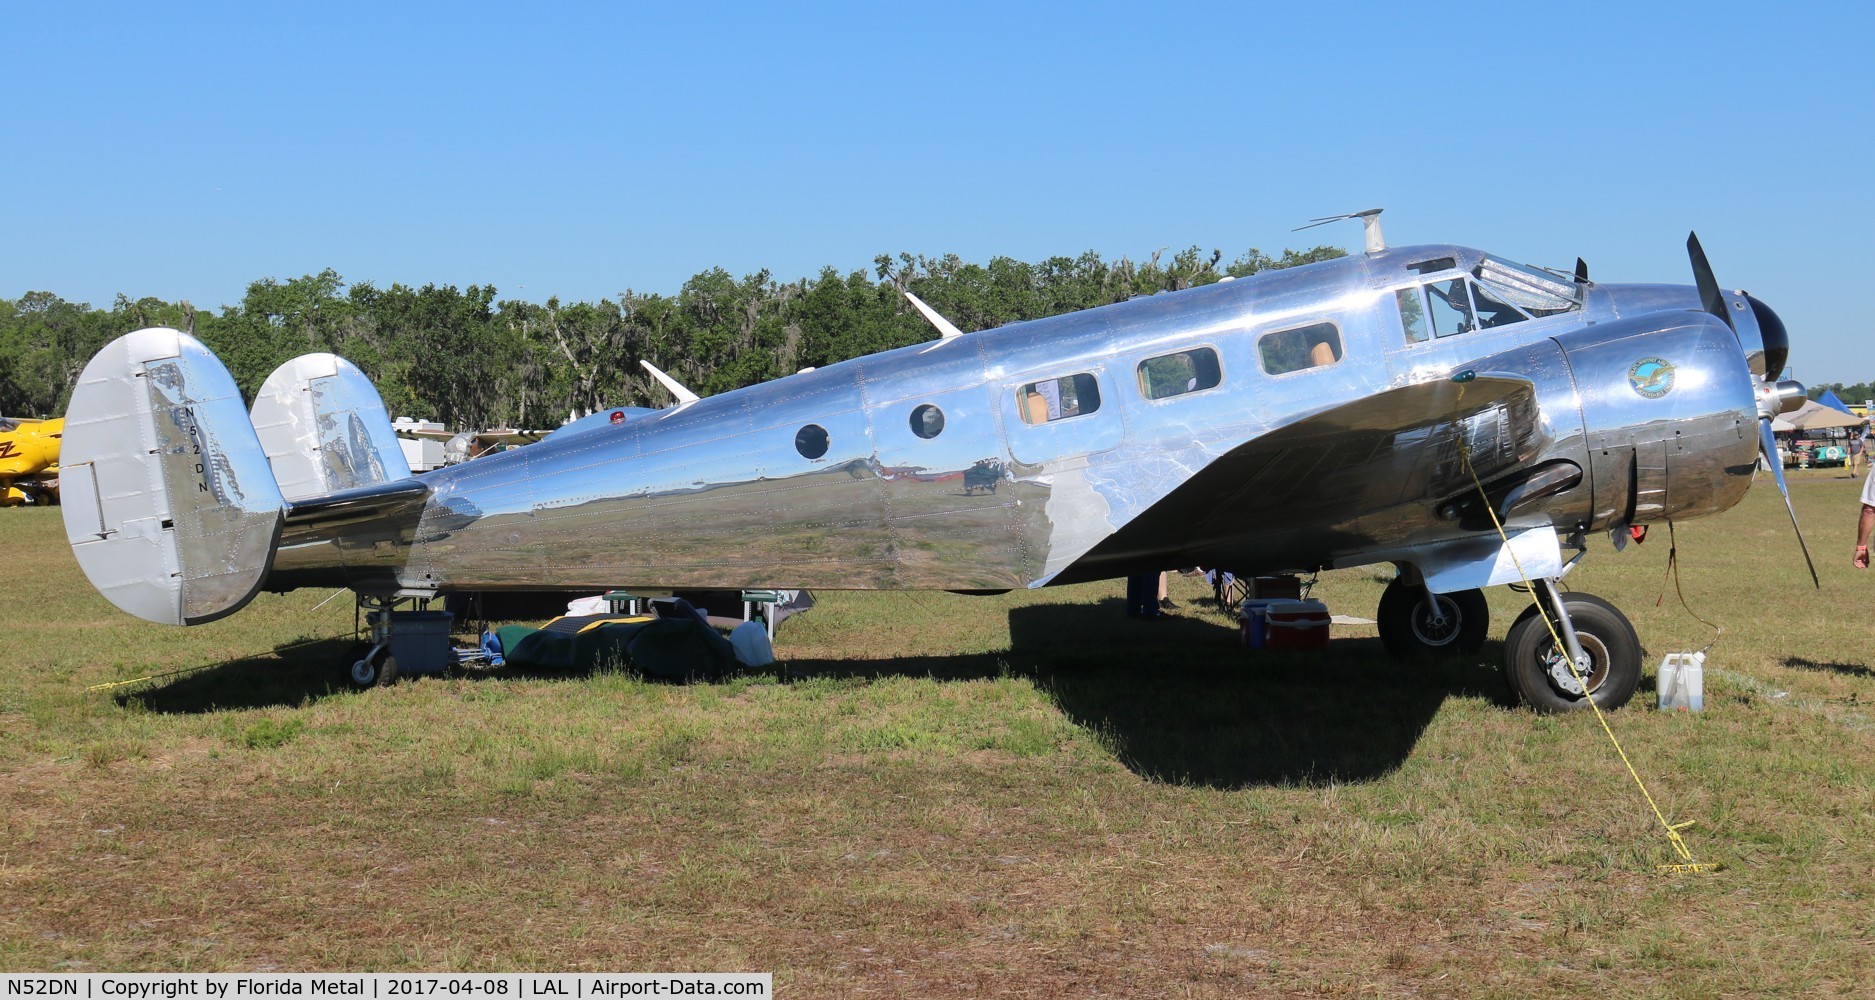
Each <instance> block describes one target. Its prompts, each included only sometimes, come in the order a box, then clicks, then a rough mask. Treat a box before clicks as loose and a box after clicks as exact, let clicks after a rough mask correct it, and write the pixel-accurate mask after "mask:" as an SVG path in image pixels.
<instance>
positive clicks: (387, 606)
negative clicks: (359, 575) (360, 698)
mask: <svg viewBox="0 0 1875 1000" xmlns="http://www.w3.org/2000/svg"><path fill="white" fill-rule="evenodd" d="M396 603H397V601H396V599H385V598H377V597H364V596H360V597H359V598H358V606H359V607H361V608H364V609H366V610H365V621H367V622H369V623H370V624H371V639H370V641H369V642H366V643H360V644H359V646H358V650H357V655H356V656H355V657H353V658H352V660H351V661H350V663H349V664H348V665H347V667H346V670H345V679H346V680H348V681H350V682H351V683H352V686H353V687H356V688H360V689H364V688H374V687H377V686H378V685H380V684H389V683H391V682H392V681H394V680H396V679H397V658H396V657H394V656H392V655H391V608H392V607H393V606H395V605H396Z"/></svg>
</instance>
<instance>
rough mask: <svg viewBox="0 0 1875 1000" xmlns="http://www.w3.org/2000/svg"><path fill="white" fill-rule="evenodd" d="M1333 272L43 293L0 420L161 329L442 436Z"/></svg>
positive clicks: (29, 298) (1261, 261)
mask: <svg viewBox="0 0 1875 1000" xmlns="http://www.w3.org/2000/svg"><path fill="white" fill-rule="evenodd" d="M1343 253H1344V251H1342V250H1340V249H1339V248H1336V247H1329V246H1317V247H1312V248H1309V249H1306V250H1300V251H1297V250H1284V251H1283V252H1282V254H1281V255H1279V256H1274V257H1272V256H1270V255H1268V254H1265V253H1263V252H1262V251H1260V250H1255V249H1252V250H1249V251H1246V252H1245V253H1243V254H1241V255H1239V256H1237V257H1236V258H1235V259H1233V260H1230V261H1228V262H1226V261H1224V255H1223V253H1222V252H1220V251H1217V250H1213V251H1211V252H1209V253H1206V252H1204V251H1202V250H1200V249H1199V248H1197V247H1191V248H1189V249H1186V250H1183V251H1180V252H1178V253H1176V254H1174V255H1172V256H1171V257H1170V258H1169V259H1162V255H1161V254H1160V253H1154V254H1152V255H1151V257H1150V258H1148V259H1147V260H1146V261H1144V262H1143V263H1136V262H1134V261H1132V260H1130V259H1128V258H1126V257H1120V258H1117V259H1114V260H1105V259H1103V258H1102V257H1101V256H1100V255H1099V254H1097V253H1094V252H1093V251H1088V252H1087V253H1084V254H1082V255H1080V256H1079V257H1050V258H1048V259H1046V260H1043V261H1039V262H1036V263H1025V262H1023V261H1018V260H1014V259H1011V258H1008V257H997V258H994V259H992V260H991V261H990V262H989V263H988V264H987V265H985V264H976V263H969V262H966V261H963V260H961V259H959V258H958V257H957V256H955V255H946V256H942V257H925V256H913V255H911V254H899V255H898V256H896V257H894V256H890V255H881V256H879V257H876V258H874V260H873V267H872V268H871V269H869V270H854V271H849V272H846V273H842V272H840V271H839V270H837V269H835V268H833V267H826V268H823V269H822V270H821V272H820V274H819V275H818V276H817V277H814V278H801V279H798V280H795V281H789V282H783V281H777V280H776V279H775V278H774V276H773V275H772V274H771V273H770V272H768V271H766V270H764V271H760V272H758V273H755V274H751V275H746V276H744V277H742V278H740V279H738V278H735V277H733V276H731V275H730V274H729V273H728V272H727V271H725V270H723V269H722V268H720V267H718V268H712V269H710V270H708V271H704V272H702V273H699V274H697V275H695V276H694V277H692V278H691V279H690V280H688V281H686V282H684V285H683V287H682V288H681V289H679V290H678V292H677V293H676V294H675V295H664V294H657V293H640V292H637V291H631V290H627V291H625V292H623V293H621V294H619V295H618V296H616V297H615V298H613V299H608V300H604V301H600V302H562V301H560V300H559V299H558V298H550V299H548V300H547V301H546V302H545V303H533V302H524V301H520V300H518V299H501V298H499V297H498V294H497V292H496V289H495V287H494V286H493V285H470V286H469V287H468V288H466V289H458V288H457V287H456V286H454V285H434V284H428V285H424V286H423V287H421V288H411V287H408V286H406V285H402V284H393V285H391V286H390V287H388V288H379V287H377V286H376V285H373V284H372V283H370V282H368V281H355V282H349V283H348V282H347V281H346V280H345V279H344V278H343V277H341V276H340V275H339V274H338V273H337V272H336V271H333V270H331V269H327V270H324V271H321V272H319V273H318V274H309V275H305V276H303V277H299V278H294V279H291V280H286V281H281V280H276V279H274V278H263V279H261V280H259V281H255V282H253V283H252V284H250V285H248V287H247V294H246V295H245V296H243V297H242V299H241V301H240V302H239V303H238V304H235V305H226V306H223V307H221V309H220V310H219V311H209V310H203V309H197V308H196V307H195V306H193V305H191V304H190V303H189V302H187V301H181V302H174V303H171V302H164V301H162V300H160V299H156V298H142V299H135V300H132V299H130V298H128V297H127V296H124V295H119V296H118V297H117V300H116V301H115V302H113V303H112V304H111V306H110V307H109V308H93V307H92V306H90V305H89V304H85V303H75V302H68V301H66V300H65V299H62V298H60V297H59V296H57V295H55V294H53V293H51V292H38V291H35V292H28V293H26V294H24V295H22V296H21V297H20V298H19V299H17V300H7V299H0V414H4V415H7V416H56V415H59V414H62V413H63V412H64V411H65V406H66V403H67V402H68V401H69V400H70V398H71V392H72V387H73V385H74V384H75V383H76V382H77V379H78V375H79V373H80V372H81V371H82V370H83V369H84V366H85V363H86V362H87V361H89V360H90V359H91V356H92V354H93V353H95V352H96V351H97V350H98V349H99V348H100V347H102V346H104V345H105V344H106V343H108V342H109V341H110V340H112V339H113V338H115V337H117V336H119V335H121V334H124V333H126V332H128V331H131V330H136V329H140V328H143V327H148V326H169V327H175V328H176V329H180V330H186V331H188V332H190V333H192V334H193V335H194V336H196V337H197V338H198V339H200V340H201V341H202V342H203V343H204V344H207V345H208V347H209V348H210V349H211V350H213V351H214V352H215V353H216V354H217V355H219V356H220V357H221V359H222V361H223V363H225V364H226V365H227V366H228V369H229V371H230V372H232V373H233V375H234V378H235V381H236V382H237V383H238V384H239V385H240V388H241V391H242V393H243V394H244V395H245V396H247V398H249V399H252V398H253V395H254V392H255V391H256V390H257V389H258V388H259V387H260V384H261V382H262V381H263V380H264V379H266V377H267V376H268V375H269V374H270V373H272V372H273V370H274V368H276V367H277V366H279V365H280V364H281V363H282V362H285V361H286V360H288V359H290V358H293V357H295V356H297V355H301V354H306V353H310V352H316V351H329V352H331V353H334V354H338V355H340V356H342V357H344V358H346V359H348V360H350V361H351V362H352V363H354V364H356V365H358V367H359V368H361V369H363V371H364V372H365V374H366V375H368V376H370V378H371V380H372V381H373V382H374V383H376V385H377V387H378V391H379V393H380V394H381V395H382V396H383V397H384V404H385V407H386V408H387V409H389V410H390V412H391V414H392V415H393V416H412V417H419V418H426V419H433V420H441V421H443V422H444V423H445V424H447V425H448V426H450V427H451V428H484V427H494V426H517V427H553V426H557V425H558V424H559V423H560V422H561V421H563V420H565V419H567V417H568V416H569V415H570V414H572V413H575V412H580V413H585V412H591V411H593V410H597V409H602V408H605V407H610V406H663V405H665V404H666V403H668V402H669V399H668V397H667V396H666V395H665V393H664V390H663V389H662V388H661V387H659V386H657V385H656V384H654V383H653V382H652V380H651V379H650V378H649V376H647V375H646V374H645V372H644V370H643V368H641V367H640V366H639V364H638V361H639V359H641V358H642V359H646V360H649V361H650V362H651V363H652V364H655V365H657V366H658V367H660V368H663V369H664V370H666V371H668V372H670V373H671V374H672V375H673V376H674V377H676V378H677V380H678V381H680V382H683V383H684V384H686V385H688V386H690V387H691V388H692V389H694V390H696V391H697V392H699V393H702V394H706V395H707V394H710V393H716V392H723V391H726V390H729V389H735V388H740V387H742V386H746V385H752V384H754V383H756V382H761V381H764V380H766V379H770V378H775V377H778V376H781V375H787V374H790V373H792V372H795V371H798V370H800V369H802V368H807V367H818V366H821V365H827V364H832V363H834V362H837V361H843V360H846V359H848V358H854V357H858V356H860V355H863V354H870V353H873V352H876V351H882V350H887V349H889V348H894V347H903V346H906V345H909V344H915V343H918V342H920V341H924V340H929V339H932V338H933V337H934V336H935V332H934V331H933V330H932V329H931V328H930V327H929V325H928V324H926V323H925V321H924V320H923V318H922V317H920V316H918V315H917V313H916V312H915V311H913V310H912V309H911V308H910V306H909V304H908V303H907V302H906V301H905V298H904V296H903V295H902V294H901V293H902V292H905V291H910V292H911V293H912V294H914V295H917V296H918V297H919V298H921V299H924V300H925V301H926V302H927V303H929V304H930V305H931V306H932V307H933V308H935V309H937V310H938V311H939V312H940V313H942V314H944V315H945V316H946V317H947V318H949V319H950V320H951V321H952V322H953V323H955V324H956V325H957V326H958V327H959V328H961V329H964V330H982V329H988V328H991V327H996V326H1001V325H1004V324H1007V323H1014V322H1020V321H1023V320H1030V319H1039V318H1041V317H1044V316H1053V315H1057V314H1059V313H1064V312H1072V311H1074V310H1078V309H1087V308H1091V307H1093V306H1100V305H1106V304H1108V303H1113V302H1120V301H1124V300H1126V299H1129V298H1133V297H1135V296H1139V295H1150V294H1154V293H1157V292H1163V291H1175V290H1178V289H1183V288H1190V287H1193V286H1197V285H1205V284H1210V283H1211V282H1214V281H1218V280H1220V279H1222V278H1224V277H1226V276H1231V277H1246V276H1248V275H1251V274H1255V273H1256V272H1258V271H1262V270H1266V269H1270V268H1278V267H1289V266H1292V265H1296V264H1306V263H1310V262H1313V261H1318V260H1327V259H1330V258H1333V257H1339V256H1342V255H1343Z"/></svg>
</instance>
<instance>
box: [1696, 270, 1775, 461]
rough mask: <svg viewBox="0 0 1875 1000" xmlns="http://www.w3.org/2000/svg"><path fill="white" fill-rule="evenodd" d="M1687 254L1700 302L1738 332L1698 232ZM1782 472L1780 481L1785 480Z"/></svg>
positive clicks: (1734, 331) (1733, 330)
mask: <svg viewBox="0 0 1875 1000" xmlns="http://www.w3.org/2000/svg"><path fill="white" fill-rule="evenodd" d="M1686 256H1688V257H1690V258H1692V261H1693V283H1694V284H1696V285H1698V286H1699V304H1700V305H1702V306H1704V307H1705V309H1706V311H1707V312H1709V313H1711V314H1713V315H1714V316H1717V317H1719V318H1720V319H1722V320H1724V321H1725V325H1726V326H1729V327H1731V328H1732V332H1733V333H1737V332H1738V324H1737V323H1734V322H1732V316H1731V313H1729V312H1728V311H1727V310H1726V308H1725V296H1724V295H1722V294H1720V292H1719V279H1718V278H1715V277H1713V276H1712V265H1711V264H1709V263H1707V262H1706V250H1705V248H1704V247H1702V246H1700V245H1699V234H1698V233H1687V234H1686ZM1783 478H1784V477H1783V475H1782V473H1779V475H1778V481H1779V482H1782V481H1783Z"/></svg>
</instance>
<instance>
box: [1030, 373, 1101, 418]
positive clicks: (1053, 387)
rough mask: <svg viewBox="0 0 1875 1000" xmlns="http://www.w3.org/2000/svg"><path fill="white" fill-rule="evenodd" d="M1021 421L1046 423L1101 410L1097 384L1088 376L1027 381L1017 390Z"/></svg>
mask: <svg viewBox="0 0 1875 1000" xmlns="http://www.w3.org/2000/svg"><path fill="white" fill-rule="evenodd" d="M1016 402H1017V403H1019V404H1021V405H1020V407H1019V409H1020V410H1021V413H1022V422H1023V423H1026V424H1045V423H1048V422H1050V421H1054V420H1065V419H1067V418H1069V417H1078V416H1080V415H1082V414H1084V413H1092V412H1094V411H1095V410H1098V409H1100V385H1099V383H1097V382H1095V381H1094V376H1092V375H1089V374H1085V373H1083V374H1080V375H1064V376H1062V377H1061V378H1051V379H1046V380H1044V381H1041V382H1030V383H1029V384H1028V385H1025V386H1023V387H1022V388H1020V389H1018V390H1016Z"/></svg>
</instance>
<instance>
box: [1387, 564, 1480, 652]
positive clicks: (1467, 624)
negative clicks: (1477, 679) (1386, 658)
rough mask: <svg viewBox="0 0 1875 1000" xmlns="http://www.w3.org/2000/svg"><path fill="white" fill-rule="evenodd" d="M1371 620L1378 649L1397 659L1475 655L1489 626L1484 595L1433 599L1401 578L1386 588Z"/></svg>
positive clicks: (1435, 596) (1469, 592) (1466, 592)
mask: <svg viewBox="0 0 1875 1000" xmlns="http://www.w3.org/2000/svg"><path fill="white" fill-rule="evenodd" d="M1375 617H1376V618H1377V619H1378V622H1377V624H1378V627H1379V629H1380V642H1381V645H1383V646H1386V647H1387V652H1389V653H1392V654H1393V655H1394V656H1400V657H1405V656H1413V655H1416V654H1421V653H1425V654H1431V655H1433V656H1441V655H1444V654H1446V653H1475V652H1477V651H1478V649H1479V648H1480V647H1482V646H1483V645H1484V636H1485V633H1486V632H1487V631H1489V629H1490V626H1491V609H1490V607H1489V606H1488V605H1487V604H1486V603H1485V600H1484V592H1483V591H1479V590H1460V591H1455V592H1453V593H1450V594H1434V593H1432V592H1431V591H1429V590H1427V589H1426V588H1425V587H1424V586H1421V585H1420V584H1417V583H1408V582H1406V579H1405V578H1404V577H1402V578H1399V579H1396V580H1394V581H1393V582H1392V583H1389V584H1387V589H1386V591H1385V592H1384V593H1382V594H1381V595H1380V610H1379V611H1378V612H1376V614H1375Z"/></svg>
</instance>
